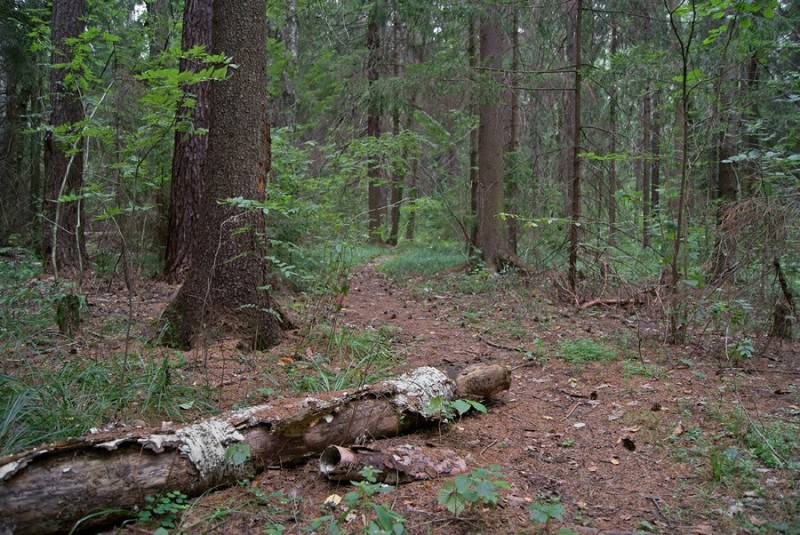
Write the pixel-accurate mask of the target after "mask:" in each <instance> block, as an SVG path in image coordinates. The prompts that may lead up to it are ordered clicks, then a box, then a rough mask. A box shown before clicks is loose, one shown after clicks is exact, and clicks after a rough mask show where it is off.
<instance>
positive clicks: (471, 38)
mask: <svg viewBox="0 0 800 535" xmlns="http://www.w3.org/2000/svg"><path fill="white" fill-rule="evenodd" d="M468 32H469V35H468V36H467V56H468V58H469V68H470V76H471V77H472V81H473V93H472V100H471V102H470V108H472V113H473V115H478V114H479V110H478V99H477V97H476V93H477V91H478V89H477V87H474V86H475V85H476V84H477V81H476V75H477V69H478V44H477V37H476V34H477V30H476V28H475V17H470V19H469V29H468ZM478 131H479V129H478V128H473V129H472V130H471V131H470V133H469V213H470V221H471V224H470V230H469V248H470V250H471V251H474V250H475V249H477V248H478V195H479V179H478Z"/></svg>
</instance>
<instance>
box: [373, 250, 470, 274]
mask: <svg viewBox="0 0 800 535" xmlns="http://www.w3.org/2000/svg"><path fill="white" fill-rule="evenodd" d="M466 260H467V258H466V256H464V248H463V246H460V245H458V244H455V243H444V244H441V245H436V246H433V245H427V246H426V245H417V244H409V245H406V246H402V247H400V248H398V249H397V250H396V252H395V254H394V255H393V256H392V257H391V258H389V259H388V260H386V261H385V262H383V263H382V264H381V265H380V268H379V269H380V271H381V272H383V273H385V274H387V275H389V276H391V277H395V278H399V277H404V276H408V275H434V274H436V273H439V272H441V271H444V270H445V269H448V268H452V267H456V266H459V265H461V264H463V263H464V262H466Z"/></svg>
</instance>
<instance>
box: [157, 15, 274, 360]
mask: <svg viewBox="0 0 800 535" xmlns="http://www.w3.org/2000/svg"><path fill="white" fill-rule="evenodd" d="M213 11H214V17H213V20H214V23H213V35H214V36H215V37H214V51H215V53H224V54H226V55H229V56H232V57H233V61H234V63H236V64H237V65H238V68H237V69H235V70H234V71H233V72H232V75H231V77H230V78H229V79H227V80H225V81H224V82H218V83H215V84H213V85H212V86H211V90H210V94H209V103H210V107H211V117H210V130H209V136H208V160H207V161H208V164H207V165H206V166H205V167H204V170H203V182H204V191H203V195H202V199H201V201H200V210H199V214H200V217H199V219H198V221H197V226H196V227H195V229H194V233H193V236H192V263H191V266H190V268H189V272H188V274H187V278H186V282H185V283H184V285H183V286H182V287H181V290H180V292H179V293H178V295H177V296H176V297H175V299H174V301H173V302H172V303H171V304H170V305H169V306H168V307H167V309H166V310H165V311H164V315H163V318H164V319H165V320H166V321H167V322H168V324H169V327H170V329H171V332H172V340H171V341H172V343H173V344H175V345H177V346H178V347H183V348H188V347H193V346H197V345H198V344H204V343H209V342H213V341H217V340H220V339H223V338H225V337H228V336H235V337H237V338H238V339H239V341H240V343H241V344H242V345H244V346H245V347H251V348H265V347H269V346H270V345H273V344H275V343H276V342H277V341H278V340H279V339H280V338H281V335H282V330H283V329H282V328H283V327H284V326H288V322H286V320H285V319H284V318H283V316H282V314H281V313H280V311H279V310H278V308H277V305H276V304H275V303H274V302H273V300H272V298H271V296H270V295H269V293H268V292H267V291H266V290H265V289H264V288H265V287H266V286H267V285H268V280H267V270H266V266H265V263H264V261H263V254H261V253H260V251H263V247H262V245H263V244H262V243H261V240H260V238H259V236H258V234H259V233H260V232H263V230H264V215H263V213H262V212H261V211H260V210H257V209H256V210H253V209H245V208H242V207H238V206H234V205H232V204H226V203H224V199H231V198H243V199H245V200H255V201H259V200H262V199H263V198H264V188H265V185H266V176H267V173H268V172H269V168H270V138H269V123H268V121H267V99H266V97H267V94H266V90H265V88H266V86H267V79H266V75H267V61H266V50H265V47H266V10H265V5H264V2H263V0H247V1H239V2H234V1H233V0H214V4H213ZM221 201H222V203H221Z"/></svg>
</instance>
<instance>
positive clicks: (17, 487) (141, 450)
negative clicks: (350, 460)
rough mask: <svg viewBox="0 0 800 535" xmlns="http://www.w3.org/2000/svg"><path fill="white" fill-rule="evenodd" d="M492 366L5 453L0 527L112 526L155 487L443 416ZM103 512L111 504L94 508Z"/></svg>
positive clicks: (197, 484)
mask: <svg viewBox="0 0 800 535" xmlns="http://www.w3.org/2000/svg"><path fill="white" fill-rule="evenodd" d="M484 370H485V371H486V374H487V377H492V378H494V379H488V380H477V379H476V378H479V377H480V371H481V368H471V369H470V370H469V371H468V373H469V374H470V377H472V379H471V380H469V381H466V382H465V381H460V379H462V377H459V378H457V379H456V380H455V381H453V380H451V379H449V378H448V377H447V376H446V375H445V374H443V373H442V372H440V371H439V370H437V369H435V368H430V367H423V368H417V369H416V370H414V371H413V372H411V373H409V374H406V375H403V376H400V377H398V378H397V379H394V380H391V381H385V382H383V383H380V384H378V385H374V386H371V387H365V388H362V389H359V390H357V391H355V392H349V393H348V392H338V393H333V394H331V395H329V396H326V397H320V398H310V397H309V398H304V399H295V400H281V405H280V406H273V405H260V406H256V407H251V408H248V409H242V410H239V411H235V412H230V413H226V414H224V415H222V416H220V417H217V418H211V419H209V420H205V421H202V422H200V423H196V424H192V425H188V426H185V427H181V428H179V429H177V430H166V431H161V432H155V433H148V432H147V431H146V430H141V429H137V430H133V431H128V432H122V433H120V432H118V431H117V432H112V433H102V434H101V433H98V434H94V435H86V436H84V437H81V438H76V439H71V440H67V441H64V442H59V443H54V444H48V445H45V446H42V447H39V448H36V449H34V450H32V451H28V452H25V453H21V454H16V455H12V456H8V457H5V458H0V511H2V512H3V514H2V515H1V516H0V533H6V532H11V533H16V534H26V533H58V532H64V531H69V530H70V529H71V528H72V527H73V526H75V524H76V523H77V522H79V521H81V519H85V520H84V521H83V522H82V523H81V525H80V527H81V528H86V527H97V526H101V525H106V524H109V523H112V522H114V521H118V520H121V519H123V518H126V517H129V516H131V514H130V512H129V511H130V510H132V509H133V508H134V507H135V506H136V505H137V504H140V503H143V502H144V498H145V496H148V495H153V494H156V493H163V492H168V491H172V490H180V491H182V492H184V493H186V494H187V495H198V494H201V493H203V492H205V491H207V490H208V489H210V488H213V487H215V486H218V485H226V484H233V483H235V482H236V481H237V480H238V479H240V478H242V477H244V476H245V475H249V474H252V473H254V472H259V471H261V470H263V469H265V468H267V467H269V466H287V465H291V464H294V463H298V462H300V461H303V460H305V459H306V458H307V457H308V456H310V455H313V454H318V453H320V452H322V451H323V450H324V449H325V448H326V447H328V446H329V445H331V444H338V445H350V444H355V443H358V442H363V441H365V440H367V439H379V438H386V437H392V436H396V435H398V434H400V433H404V432H408V431H410V430H413V429H415V428H419V427H421V426H424V425H426V424H429V423H433V422H436V418H437V415H429V414H427V413H426V411H425V409H426V407H427V406H428V405H429V403H430V401H431V400H432V399H433V398H435V397H438V396H441V397H442V398H443V399H444V400H455V399H459V398H470V399H472V398H476V397H478V398H480V397H482V396H483V395H484V394H485V393H486V392H494V393H497V392H499V391H501V390H503V389H504V388H508V385H509V377H510V373H509V372H508V370H507V369H505V368H504V367H502V366H488V367H485V368H484ZM476 374H477V375H476ZM474 385H478V386H474ZM473 386H474V388H476V390H470V389H471V388H473ZM233 444H243V445H246V446H247V447H248V449H249V451H250V458H249V459H248V460H247V461H245V462H244V464H242V465H238V466H237V465H235V464H234V463H233V462H232V460H231V459H230V458H229V457H228V456H226V451H228V448H229V447H230V446H231V445H233ZM99 511H110V512H109V513H107V514H104V515H98V516H93V517H88V516H87V515H90V514H92V513H97V512H99Z"/></svg>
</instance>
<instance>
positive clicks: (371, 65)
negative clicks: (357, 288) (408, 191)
mask: <svg viewBox="0 0 800 535" xmlns="http://www.w3.org/2000/svg"><path fill="white" fill-rule="evenodd" d="M379 47H380V38H379V36H378V22H377V21H376V20H375V18H374V14H370V20H369V25H368V27H367V49H368V50H369V57H368V59H367V81H368V83H369V88H370V89H369V91H370V95H369V110H368V111H367V136H369V137H371V138H374V139H375V140H377V139H378V138H379V137H380V136H381V108H380V103H379V102H378V97H377V95H375V94H373V91H375V83H376V82H377V81H378V79H379V73H378V52H379ZM377 157H378V155H373V157H372V158H373V159H374V158H377ZM367 176H368V181H369V182H368V184H367V207H368V211H369V223H368V229H369V237H370V240H372V241H380V226H381V214H382V212H383V209H384V206H383V202H382V201H383V195H382V193H381V187H380V185H379V181H380V168H379V166H378V164H377V162H374V161H373V162H371V163H370V165H369V169H368V171H367Z"/></svg>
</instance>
